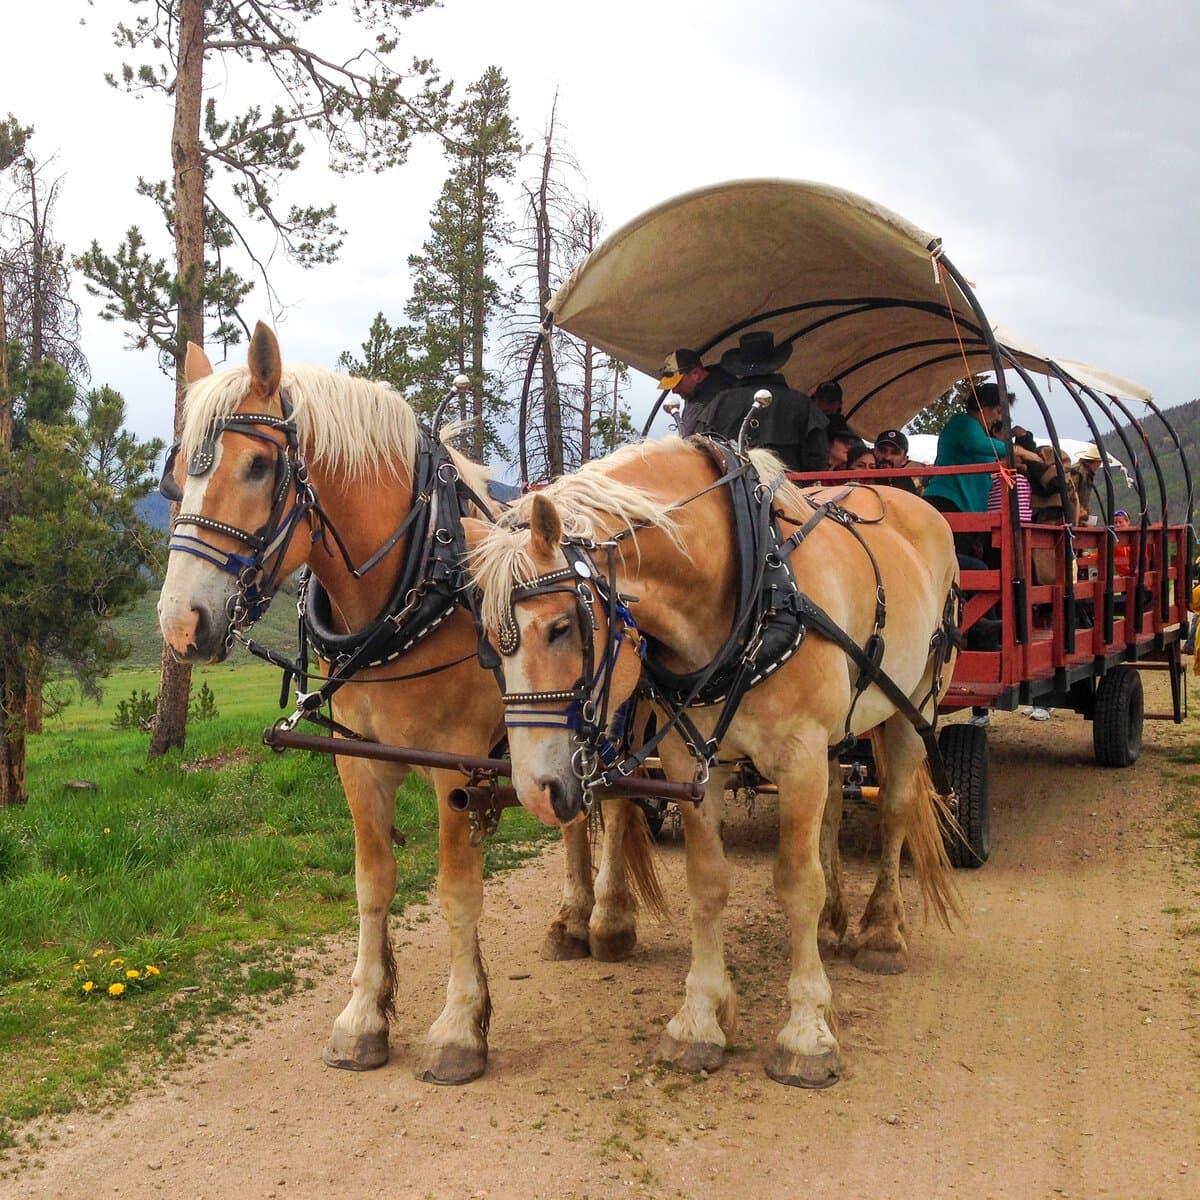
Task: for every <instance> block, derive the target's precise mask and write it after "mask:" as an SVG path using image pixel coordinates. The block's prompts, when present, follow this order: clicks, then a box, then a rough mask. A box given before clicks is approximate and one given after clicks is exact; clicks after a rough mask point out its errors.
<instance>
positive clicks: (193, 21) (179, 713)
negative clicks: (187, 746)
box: [150, 0, 204, 758]
mask: <svg viewBox="0 0 1200 1200" xmlns="http://www.w3.org/2000/svg"><path fill="white" fill-rule="evenodd" d="M203 82H204V0H180V5H179V65H178V70H177V71H176V74H175V125H174V128H173V129H172V131H171V161H172V162H173V163H174V164H175V265H176V270H177V272H178V279H179V312H178V326H177V336H176V351H175V436H176V437H178V436H179V432H180V429H181V428H182V426H183V396H184V391H185V388H186V386H187V380H186V378H185V376H184V367H183V362H184V352H185V351H186V349H187V344H188V342H195V343H196V345H198V346H202V345H204V158H203V155H202V153H201V149H200V107H201V100H202V90H203ZM177 511H178V510H177V507H176V506H174V505H173V506H172V509H171V515H172V517H174V516H175V515H176V513H177ZM191 683H192V669H191V667H190V666H188V665H187V664H186V663H181V662H176V660H175V658H174V657H173V656H172V655H171V654H170V652H169V651H168V650H167V648H166V647H165V646H164V647H163V657H162V675H161V678H160V682H159V688H158V712H157V713H156V714H155V719H154V733H153V735H152V737H151V739H150V757H151V758H153V757H155V756H156V755H159V754H163V753H165V752H166V751H167V750H170V749H172V748H174V747H176V746H182V745H183V744H184V740H185V738H186V737H187V710H188V692H189V691H190V689H191Z"/></svg>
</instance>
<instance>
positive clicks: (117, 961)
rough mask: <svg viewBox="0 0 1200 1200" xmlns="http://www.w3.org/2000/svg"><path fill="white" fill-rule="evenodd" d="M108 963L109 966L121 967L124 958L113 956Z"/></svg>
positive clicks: (123, 963)
mask: <svg viewBox="0 0 1200 1200" xmlns="http://www.w3.org/2000/svg"><path fill="white" fill-rule="evenodd" d="M108 965H109V966H110V967H123V966H124V965H125V960H124V959H123V958H114V959H113V960H112V962H110V963H109V964H108Z"/></svg>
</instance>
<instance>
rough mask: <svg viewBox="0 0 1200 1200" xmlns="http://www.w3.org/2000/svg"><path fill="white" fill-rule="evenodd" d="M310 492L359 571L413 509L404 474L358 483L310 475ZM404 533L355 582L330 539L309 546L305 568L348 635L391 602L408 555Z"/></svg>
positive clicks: (409, 483)
mask: <svg viewBox="0 0 1200 1200" xmlns="http://www.w3.org/2000/svg"><path fill="white" fill-rule="evenodd" d="M311 475H312V481H313V487H314V489H315V491H316V493H317V496H318V498H319V499H320V503H321V508H322V510H323V512H324V513H325V516H326V518H327V520H328V523H329V524H330V525H331V526H332V527H333V528H334V529H336V530H337V535H338V537H339V538H340V539H341V541H342V543H343V545H344V546H345V550H346V555H347V556H348V557H349V559H350V562H351V564H353V565H354V566H355V567H361V566H362V565H363V564H364V563H366V562H367V561H368V560H369V559H370V558H371V556H372V555H374V554H375V553H376V551H378V550H379V549H380V547H381V546H383V545H384V544H385V543H386V542H387V541H388V539H389V538H391V537H392V536H393V534H395V532H396V530H397V529H399V528H400V526H401V524H402V523H403V522H404V520H405V518H406V517H407V516H408V514H409V511H410V509H411V507H412V481H411V478H410V476H409V474H408V472H407V471H406V472H404V473H402V474H400V475H398V476H393V475H391V474H390V473H381V474H380V475H379V476H377V477H374V476H368V477H367V478H366V479H360V480H358V481H356V482H353V483H351V482H348V481H347V480H346V479H345V478H344V477H343V476H341V475H339V476H331V475H329V474H327V473H325V472H323V471H321V470H320V469H319V468H313V469H312V470H311ZM408 544H409V537H408V534H407V533H406V534H405V535H404V537H402V538H401V539H400V540H399V541H398V542H397V543H396V545H395V546H394V547H392V549H391V550H389V551H388V553H387V554H386V555H385V556H384V558H383V559H381V560H380V562H379V563H377V564H376V565H375V566H373V567H372V568H371V569H370V570H369V571H368V572H367V573H366V574H365V575H363V576H362V577H361V578H355V576H354V575H353V573H352V572H351V570H350V568H349V567H348V566H347V564H346V561H345V559H344V558H343V556H342V552H341V550H339V549H338V546H337V543H336V541H335V539H334V537H333V535H332V533H328V534H327V535H326V538H325V539H324V540H323V539H321V538H317V540H316V541H314V542H313V546H312V550H311V552H310V553H309V556H308V560H307V565H308V566H309V567H310V568H311V569H312V572H313V574H314V575H316V577H317V578H318V579H319V580H320V581H321V585H322V586H323V587H324V588H325V590H326V592H328V593H329V599H330V605H331V608H332V610H333V616H334V620H335V622H337V623H338V624H340V625H342V626H343V627H344V628H342V629H341V631H340V632H343V633H349V632H352V631H354V630H356V629H362V628H363V627H364V626H366V625H367V624H368V623H369V622H371V621H373V620H374V619H375V618H376V617H377V616H378V615H379V613H380V611H381V610H382V609H383V606H384V605H385V604H386V603H387V602H388V600H389V599H390V598H391V594H392V591H393V589H394V588H395V587H396V581H397V577H398V575H399V571H400V568H401V564H402V563H403V562H404V555H405V553H406V552H407V549H408Z"/></svg>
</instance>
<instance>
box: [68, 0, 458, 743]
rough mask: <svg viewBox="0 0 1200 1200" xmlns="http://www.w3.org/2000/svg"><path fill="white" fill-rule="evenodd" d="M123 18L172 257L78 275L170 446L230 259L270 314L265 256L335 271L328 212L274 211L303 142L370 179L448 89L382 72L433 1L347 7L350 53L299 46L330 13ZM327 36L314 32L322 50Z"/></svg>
mask: <svg viewBox="0 0 1200 1200" xmlns="http://www.w3.org/2000/svg"><path fill="white" fill-rule="evenodd" d="M130 2H131V4H133V5H135V6H138V7H139V8H140V9H141V10H142V12H141V15H139V16H138V17H136V19H134V20H133V22H132V23H130V24H124V23H122V24H120V25H118V27H117V30H116V40H117V43H118V45H119V46H121V47H123V48H124V49H126V50H128V51H129V52H130V53H131V54H137V55H139V56H145V57H144V58H143V60H142V61H140V62H137V63H127V64H125V66H124V67H123V68H122V72H121V75H120V77H119V78H117V77H113V76H110V77H109V82H110V83H112V84H113V86H114V87H119V88H123V89H125V90H126V91H129V92H135V93H136V92H147V91H148V92H157V93H159V94H161V95H162V96H164V97H168V98H169V100H170V103H171V105H172V108H173V112H174V124H173V128H172V131H171V141H170V155H171V163H172V166H173V175H172V177H171V179H170V180H162V181H158V182H155V181H148V180H145V179H140V180H139V181H138V186H137V190H138V193H139V194H140V195H142V196H144V197H146V198H148V199H150V200H151V201H152V202H153V203H154V204H155V206H156V207H157V208H158V210H159V214H160V216H161V217H162V219H163V222H164V224H165V226H166V228H167V230H169V231H170V232H171V233H172V235H173V237H174V254H173V255H172V256H171V257H170V260H169V261H168V259H167V258H166V257H164V256H160V254H159V253H158V252H157V251H155V250H153V249H151V243H150V242H149V241H148V240H147V239H146V238H145V237H144V236H143V234H142V232H141V230H140V229H139V228H137V227H134V228H131V229H130V230H129V232H128V233H127V235H126V237H125V241H124V242H123V243H122V244H121V246H120V247H119V248H118V249H117V250H116V252H115V253H111V254H110V253H107V252H105V251H104V250H102V249H101V248H100V246H99V245H98V244H96V243H93V244H92V247H91V249H90V250H89V251H88V252H87V253H86V254H85V255H83V256H82V258H81V259H80V265H81V268H82V269H83V271H84V273H85V275H86V276H87V277H88V279H89V280H90V290H92V291H93V293H94V294H95V295H98V296H100V297H102V298H103V299H104V301H105V303H104V306H103V308H102V310H101V315H102V316H104V317H105V318H106V319H108V320H121V321H124V322H126V323H127V324H129V325H130V326H131V327H132V331H131V340H132V342H133V344H134V345H136V346H139V347H148V346H153V347H154V348H155V349H156V350H157V351H158V353H159V359H160V362H161V363H162V365H163V367H164V369H165V370H167V371H168V372H170V371H173V372H174V374H175V426H176V433H177V434H178V428H179V425H180V419H181V415H182V405H183V393H184V386H185V380H184V375H183V359H184V352H185V350H186V347H187V343H188V342H189V341H192V342H195V343H197V344H198V345H203V344H204V342H205V332H206V330H205V320H206V317H209V316H211V317H212V318H213V321H214V328H212V329H211V330H210V331H209V332H210V333H211V335H212V336H211V337H210V339H209V340H210V341H221V342H224V343H226V344H228V343H230V342H233V341H236V340H237V339H238V337H239V336H240V333H241V332H243V331H244V330H245V328H246V326H245V323H244V322H243V321H242V319H241V317H240V315H239V313H238V307H239V305H240V304H241V302H242V301H243V300H244V299H245V298H246V297H247V295H248V294H249V292H250V290H251V283H250V282H249V280H248V279H247V278H246V277H245V276H244V275H243V274H240V273H239V272H238V271H237V270H235V269H234V267H233V266H231V265H230V260H231V259H232V258H233V257H234V256H235V255H236V254H237V253H238V252H240V253H241V255H242V256H243V259H244V260H249V262H250V263H251V264H252V268H253V269H254V270H256V271H258V273H259V274H260V276H261V277H262V278H263V280H264V283H265V285H266V289H267V293H268V296H269V297H270V298H271V300H272V302H273V293H272V292H271V289H270V283H269V280H267V279H266V263H267V262H268V261H269V259H270V257H271V256H272V255H273V254H274V253H276V252H277V251H282V252H283V253H284V254H285V255H286V256H287V257H288V258H289V259H291V260H292V261H294V262H296V263H298V264H300V265H301V266H305V267H311V266H315V265H317V264H320V263H327V262H330V261H332V259H333V258H334V257H335V256H336V254H337V252H338V248H339V247H340V245H341V238H342V231H341V230H340V229H339V228H338V226H337V224H336V212H335V209H334V206H333V205H331V204H330V205H296V204H293V205H290V206H289V205H286V204H285V203H284V202H282V201H281V198H280V193H281V188H282V184H283V181H284V180H285V179H286V178H287V177H288V176H289V175H290V174H291V173H292V172H293V171H295V170H296V168H297V167H298V166H299V165H300V162H301V160H302V157H303V154H304V150H305V141H304V136H305V135H306V134H311V135H314V136H316V137H319V138H321V139H322V140H323V141H324V143H325V146H326V149H327V152H328V156H329V162H330V165H331V166H332V167H333V169H334V170H335V171H352V170H363V169H370V170H382V169H383V168H385V167H388V166H391V165H393V164H396V163H400V162H403V161H404V159H405V157H406V156H407V154H408V150H409V146H410V144H411V142H412V139H413V138H414V136H415V135H416V134H417V133H419V132H421V131H424V130H435V129H437V128H439V126H440V124H441V121H442V118H443V110H444V104H445V98H446V93H447V90H448V89H447V88H445V87H443V86H442V84H441V83H440V82H439V80H438V77H437V73H436V72H435V71H434V69H433V66H432V64H431V63H430V62H429V61H428V60H420V59H417V60H414V61H413V62H412V64H411V66H410V68H409V70H408V72H407V73H406V74H404V73H401V72H399V71H397V70H396V69H394V68H393V67H392V66H391V65H389V61H388V59H389V56H390V55H391V54H392V52H393V51H394V50H395V49H396V46H397V44H398V38H399V26H400V24H401V23H402V22H403V21H404V20H405V19H406V18H408V17H410V16H412V15H413V14H415V13H418V12H421V11H422V10H424V9H426V8H429V7H430V6H431V5H432V4H433V3H434V0H356V3H355V4H353V5H352V6H350V11H351V12H352V13H353V15H354V17H355V18H356V20H357V21H358V22H360V23H361V25H362V26H363V27H364V29H365V30H366V31H369V33H370V34H371V36H372V38H373V41H372V44H371V45H370V46H369V47H367V48H365V49H359V50H357V51H352V52H350V53H343V51H342V49H341V48H336V49H330V50H328V51H318V50H317V49H315V43H312V42H310V43H309V44H305V35H308V36H310V37H315V36H316V30H315V29H314V27H313V25H312V22H314V21H317V20H318V19H319V18H322V17H327V16H329V15H330V14H332V12H333V10H334V8H335V3H334V0H130ZM341 11H343V12H344V11H345V10H344V9H342V10H341ZM331 28H333V26H331V25H330V23H329V22H328V21H326V22H325V23H324V25H322V27H321V36H322V37H323V38H329V36H330V30H331ZM231 79H236V80H237V81H238V82H239V83H240V84H242V85H244V86H239V87H231V86H229V82H230V80H231ZM214 81H216V82H215V84H214ZM247 93H250V94H254V93H258V94H260V95H262V96H264V97H267V96H269V97H270V99H269V101H267V102H265V103H251V104H249V105H248V106H247V107H245V108H244V109H243V110H242V111H240V112H236V111H235V112H230V111H229V110H228V109H229V106H230V105H231V104H232V103H233V102H232V101H230V100H229V97H230V96H231V95H245V94H247ZM256 231H258V232H256ZM263 233H265V237H263ZM190 674H191V673H190V669H189V668H188V667H187V666H186V665H184V664H181V663H176V662H175V661H174V659H173V658H171V656H170V655H169V654H167V653H166V652H165V650H164V655H163V669H162V681H161V685H160V688H159V708H158V714H157V720H156V722H155V729H154V736H153V738H152V740H151V744H150V753H151V754H152V755H154V754H161V753H163V752H164V751H166V750H168V749H170V748H171V747H173V746H181V745H182V744H183V741H184V736H185V733H186V724H187V705H188V691H189V685H190Z"/></svg>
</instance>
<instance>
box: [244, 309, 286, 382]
mask: <svg viewBox="0 0 1200 1200" xmlns="http://www.w3.org/2000/svg"><path fill="white" fill-rule="evenodd" d="M247 362H248V363H249V366H250V380H251V382H252V383H253V384H254V387H255V390H257V391H260V392H262V394H263V395H264V396H273V395H274V394H275V393H276V392H277V391H278V390H279V380H280V377H281V376H282V375H283V366H282V364H281V363H280V361H279V343H278V342H277V341H276V340H275V335H274V334H273V333H272V332H271V330H270V329H268V328H267V326H266V325H264V324H263V323H262V322H261V321H259V322H258V324H257V325H255V326H254V336H253V337H252V338H251V339H250V353H249V355H247Z"/></svg>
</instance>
